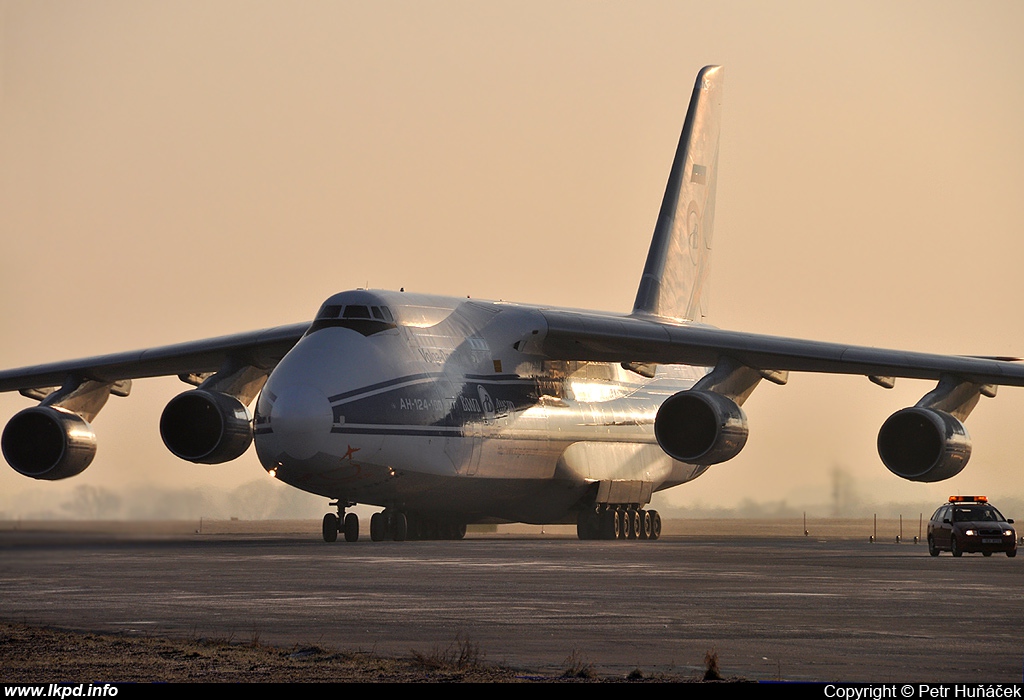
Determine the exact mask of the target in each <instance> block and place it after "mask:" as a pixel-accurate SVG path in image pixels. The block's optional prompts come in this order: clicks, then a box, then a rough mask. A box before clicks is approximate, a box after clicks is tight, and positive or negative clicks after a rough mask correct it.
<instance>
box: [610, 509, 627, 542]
mask: <svg viewBox="0 0 1024 700" xmlns="http://www.w3.org/2000/svg"><path fill="white" fill-rule="evenodd" d="M623 520H625V518H623V517H622V511H621V510H618V509H615V510H613V511H612V523H614V525H615V538H614V539H617V540H624V539H626V532H625V530H626V527H625V523H624V522H622V521H623Z"/></svg>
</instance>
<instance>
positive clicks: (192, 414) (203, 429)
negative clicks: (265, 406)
mask: <svg viewBox="0 0 1024 700" xmlns="http://www.w3.org/2000/svg"><path fill="white" fill-rule="evenodd" d="M249 421H250V417H249V410H248V409H247V408H246V407H245V405H244V404H242V402H241V401H239V400H238V399H236V398H235V397H234V396H228V395H227V394H221V393H219V392H216V391H206V390H204V389H195V390H193V391H186V392H185V393H184V394H178V395H177V396H175V397H174V398H173V399H171V401H170V403H168V404H167V407H166V408H164V412H163V414H162V415H161V416H160V437H161V438H163V441H164V444H165V445H166V446H167V449H168V450H170V451H171V452H172V453H173V454H174V455H175V456H176V457H180V458H181V459H184V460H188V461H189V462H196V463H198V464H221V463H222V462H230V461H231V460H233V459H235V458H237V457H241V456H242V453H244V452H245V451H246V450H247V449H249V445H250V444H252V424H251V423H250V422H249Z"/></svg>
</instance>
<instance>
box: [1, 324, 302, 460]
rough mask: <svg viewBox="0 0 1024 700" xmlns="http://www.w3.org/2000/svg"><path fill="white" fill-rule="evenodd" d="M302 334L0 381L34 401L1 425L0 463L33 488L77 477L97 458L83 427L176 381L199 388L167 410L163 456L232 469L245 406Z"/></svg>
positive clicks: (142, 354) (148, 353) (60, 366)
mask: <svg viewBox="0 0 1024 700" xmlns="http://www.w3.org/2000/svg"><path fill="white" fill-rule="evenodd" d="M309 325H310V324H308V323H299V324H295V325H291V326H281V327H279V328H270V329H266V330H260V331H252V332H249V333H238V334H235V335H227V336H223V337H220V338H210V339H207V340H197V341H193V342H189V343H180V344H178V345H167V346H164V347H159V348H151V349H148V350H136V351H132V352H122V353H116V354H113V355H102V356H99V357H90V358H86V359H81V360H69V361H67V362H53V363H50V364H45V365H38V366H35V367H24V368H22V369H13V370H7V371H3V372H0V391H20V392H21V393H22V394H24V395H25V396H28V397H30V398H35V399H39V400H40V403H39V405H38V406H33V407H31V408H27V409H25V410H23V411H21V412H20V413H18V414H17V415H16V416H14V417H13V418H12V419H11V420H10V422H9V423H8V424H7V427H6V428H5V429H4V432H3V453H4V457H5V458H6V459H7V461H8V463H9V464H10V465H11V466H12V467H13V468H14V469H15V470H16V471H18V472H19V473H21V474H24V475H25V476H31V477H33V478H36V479H46V480H54V479H64V478H67V477H69V476H74V475H75V474H79V473H81V472H82V471H83V470H85V468H86V467H88V466H89V464H90V463H91V462H92V459H93V457H94V456H95V454H96V435H95V433H94V432H93V431H92V427H91V426H90V425H89V423H90V422H91V421H92V420H93V419H94V418H95V417H96V414H97V413H99V411H100V409H102V408H103V406H104V405H106V403H107V400H108V399H109V398H110V395H111V394H114V395H115V396H127V395H128V393H129V392H130V391H131V380H132V379H141V378H144V377H157V376H165V375H175V374H176V375H178V377H180V378H181V379H182V380H183V381H185V382H187V383H189V384H192V385H194V386H196V387H198V388H197V389H195V390H191V391H186V392H184V393H183V394H180V395H179V396H177V397H175V398H174V399H172V400H171V402H170V403H168V404H167V408H165V409H164V413H163V416H162V417H161V419H160V434H161V436H162V437H163V439H164V443H165V444H166V445H167V447H168V449H170V450H171V452H173V453H174V454H175V455H177V456H178V457H181V458H182V459H187V460H189V461H192V462H198V463H203V464H216V463H220V462H226V461H229V460H231V459H235V458H236V457H238V456H240V455H241V454H242V453H243V452H245V450H246V449H248V447H249V445H250V444H251V443H252V425H251V423H250V416H249V412H248V409H247V408H246V406H248V405H249V404H250V403H251V402H252V400H253V398H254V397H255V396H256V394H257V393H259V391H260V389H261V388H262V387H263V385H264V384H265V383H266V380H267V376H268V375H269V374H270V371H271V370H272V369H273V368H274V366H275V365H276V364H277V363H278V362H279V361H280V359H281V358H282V357H284V355H285V354H286V353H287V352H288V351H289V350H290V349H291V348H292V346H293V345H295V343H297V342H298V340H299V338H301V337H302V335H303V334H304V333H305V332H306V330H307V329H308V328H309Z"/></svg>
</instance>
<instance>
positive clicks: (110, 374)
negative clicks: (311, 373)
mask: <svg viewBox="0 0 1024 700" xmlns="http://www.w3.org/2000/svg"><path fill="white" fill-rule="evenodd" d="M307 328H309V323H297V324H293V325H290V326H280V327H278V328H268V329H264V330H259V331H250V332H248V333H237V334H234V335H226V336H222V337H219V338H208V339H206V340H195V341H191V342H188V343H178V344H176V345H165V346H163V347H159V348H149V349H147V350H134V351H131V352H120V353H115V354H112V355H100V356H98V357H87V358H84V359H80V360H69V361H66V362H51V363H48V364H45V365H36V366H34V367H22V368H20V369H11V370H5V371H2V372H0V391H25V390H33V389H45V388H49V387H60V386H63V385H64V384H65V383H66V382H67V380H68V378H69V377H72V378H78V379H79V380H89V381H95V382H101V383H114V382H119V381H123V380H126V379H142V378H145V377H160V376H167V375H175V374H177V375H196V376H200V375H203V374H206V373H210V372H218V371H220V370H221V369H222V368H223V367H224V365H225V363H231V364H237V365H248V366H253V367H257V368H259V369H264V370H268V371H269V370H271V369H273V367H274V365H276V364H277V363H278V361H280V359H281V358H282V357H284V355H285V353H287V352H288V351H289V350H290V349H291V347H292V346H293V345H295V343H297V342H298V340H299V338H301V337H302V334H303V333H305V332H306V329H307Z"/></svg>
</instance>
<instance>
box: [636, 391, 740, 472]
mask: <svg viewBox="0 0 1024 700" xmlns="http://www.w3.org/2000/svg"><path fill="white" fill-rule="evenodd" d="M748 432H749V431H748V429H747V417H746V415H744V413H743V409H742V408H740V407H739V406H738V405H737V404H736V402H735V401H733V400H732V399H729V398H727V397H725V396H722V395H721V394H716V393H715V392H713V391H699V390H697V391H695V390H690V391H681V392H679V393H678V394H674V395H673V396H670V397H669V398H668V399H666V400H665V402H664V403H663V404H661V408H659V409H658V415H657V417H656V418H655V419H654V435H655V437H657V438H658V444H659V445H661V449H663V450H665V452H666V453H668V455H669V456H670V457H672V458H673V459H677V460H679V461H680V462H686V463H687V464H702V465H706V464H718V463H719V462H725V461H727V460H730V459H732V458H733V457H735V456H736V455H738V454H739V452H740V450H742V449H743V446H744V445H745V444H747V434H748Z"/></svg>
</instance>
